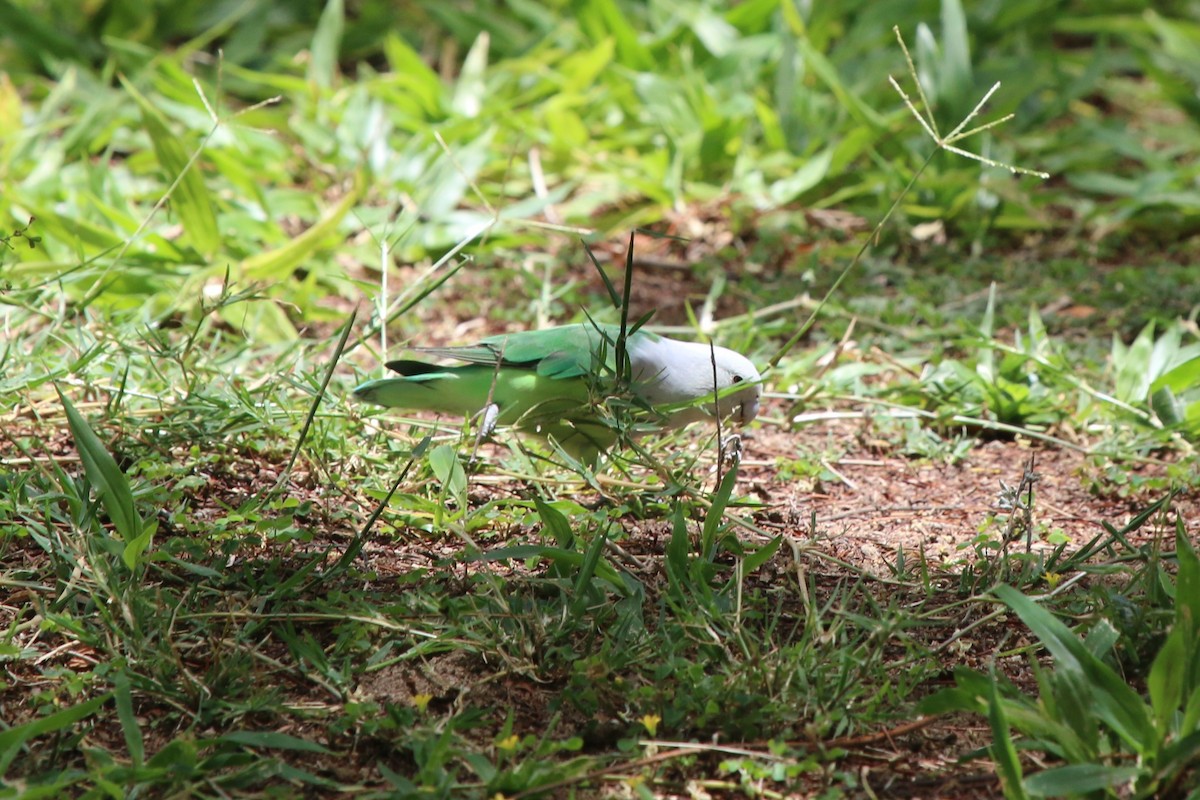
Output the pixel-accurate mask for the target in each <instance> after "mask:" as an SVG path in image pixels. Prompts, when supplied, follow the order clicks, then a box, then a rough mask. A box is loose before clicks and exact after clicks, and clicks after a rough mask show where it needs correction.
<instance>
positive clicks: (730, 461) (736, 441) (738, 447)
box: [721, 433, 742, 467]
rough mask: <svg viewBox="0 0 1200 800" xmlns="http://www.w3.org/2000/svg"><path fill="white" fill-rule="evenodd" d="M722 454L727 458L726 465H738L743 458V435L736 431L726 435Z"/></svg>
mask: <svg viewBox="0 0 1200 800" xmlns="http://www.w3.org/2000/svg"><path fill="white" fill-rule="evenodd" d="M721 455H722V457H723V458H724V459H725V464H726V466H730V467H733V466H737V464H738V463H740V462H741V460H742V437H741V436H739V435H737V434H736V433H735V434H733V435H731V436H727V437H725V441H724V442H723V446H722V447H721Z"/></svg>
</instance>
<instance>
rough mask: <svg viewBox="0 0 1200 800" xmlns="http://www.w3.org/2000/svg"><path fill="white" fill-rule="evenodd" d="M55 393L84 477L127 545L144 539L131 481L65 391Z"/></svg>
mask: <svg viewBox="0 0 1200 800" xmlns="http://www.w3.org/2000/svg"><path fill="white" fill-rule="evenodd" d="M55 391H57V392H58V398H59V400H60V401H61V402H62V405H63V410H65V411H66V413H67V425H68V426H69V427H70V429H71V436H72V438H74V439H75V448H76V449H77V450H78V451H79V460H80V461H81V462H83V471H84V474H85V475H87V479H88V481H89V482H90V483H91V484H92V485H93V486H95V487H96V494H97V495H98V496H99V498H100V502H101V503H102V504H103V505H104V510H105V511H107V512H108V516H109V518H110V519H111V520H112V522H113V527H114V528H116V529H117V533H118V534H119V535H120V537H121V538H122V539H123V540H124V541H125V542H126V543H127V544H128V543H129V542H132V541H134V540H135V539H137V538H138V537H139V536H141V535H142V533H143V524H142V518H141V517H140V516H139V515H138V513H137V509H136V508H134V503H133V492H132V491H131V490H130V488H129V479H128V478H126V477H125V473H124V472H122V471H121V468H120V467H118V466H117V462H116V459H114V458H113V457H112V454H111V453H109V452H108V450H107V449H105V447H104V444H103V443H102V442H101V441H100V438H99V437H98V436H96V434H95V432H94V431H93V430H92V429H91V426H89V425H88V423H87V420H85V419H84V418H83V416H82V415H80V413H79V412H78V411H76V410H75V406H74V405H72V403H71V401H70V400H68V399H67V397H66V395H64V394H63V393H62V390H61V389H59V388H58V387H57V386H56V387H55Z"/></svg>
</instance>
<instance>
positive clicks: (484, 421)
mask: <svg viewBox="0 0 1200 800" xmlns="http://www.w3.org/2000/svg"><path fill="white" fill-rule="evenodd" d="M499 418H500V406H498V405H496V404H495V403H488V404H487V405H486V406H484V407H483V410H482V411H480V412H479V435H478V436H476V437H475V447H474V449H473V450H472V451H471V463H472V464H474V463H475V454H476V453H477V452H478V451H479V445H481V444H483V443H484V441H485V440H486V439H487V438H488V437H490V436H491V435H492V432H493V431H494V430H496V420H497V419H499Z"/></svg>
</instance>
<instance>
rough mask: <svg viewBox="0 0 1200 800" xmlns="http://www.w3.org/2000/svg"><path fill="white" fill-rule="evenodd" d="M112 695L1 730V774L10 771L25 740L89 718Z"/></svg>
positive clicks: (59, 729)
mask: <svg viewBox="0 0 1200 800" xmlns="http://www.w3.org/2000/svg"><path fill="white" fill-rule="evenodd" d="M110 697H112V693H111V692H109V693H107V694H103V695H100V696H99V697H93V698H92V699H91V700H88V701H86V702H83V703H79V704H78V705H74V706H70V707H69V708H64V709H63V710H61V711H55V712H54V713H53V714H49V715H47V716H44V717H38V718H37V719H35V720H31V721H30V722H26V723H25V724H23V725H16V726H14V727H12V728H9V729H7V730H4V731H0V775H5V774H7V773H8V768H9V766H11V765H12V762H13V760H14V759H16V757H17V756H19V755H20V754H21V746H22V745H24V744H25V742H27V741H29V740H30V739H32V738H34V737H35V736H41V735H42V734H43V733H54V732H56V731H61V730H65V729H67V728H69V727H71V726H72V725H74V724H75V723H76V722H79V721H81V720H84V719H87V718H88V717H90V716H92V714H94V713H96V711H98V710H99V709H100V706H102V705H104V704H105V703H107V702H108V700H109V698H110Z"/></svg>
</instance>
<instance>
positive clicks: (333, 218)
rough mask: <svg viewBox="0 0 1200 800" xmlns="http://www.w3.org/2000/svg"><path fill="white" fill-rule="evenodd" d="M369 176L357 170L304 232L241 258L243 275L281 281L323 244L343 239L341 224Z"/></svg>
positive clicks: (356, 200)
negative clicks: (334, 201)
mask: <svg viewBox="0 0 1200 800" xmlns="http://www.w3.org/2000/svg"><path fill="white" fill-rule="evenodd" d="M366 183H367V181H366V176H365V175H364V174H363V173H361V172H357V173H355V175H354V183H353V184H352V185H351V186H350V188H349V190H348V191H347V192H346V194H345V195H344V196H343V197H342V199H340V200H339V201H338V202H337V204H336V205H335V206H333V207H332V208H330V209H329V210H328V211H326V212H325V214H324V215H323V216H322V217H321V219H319V220H317V222H316V223H315V224H314V225H313V226H312V227H310V228H309V229H308V230H306V231H304V233H302V234H300V235H299V236H297V237H295V238H294V239H292V240H291V241H289V242H288V243H287V244H285V245H283V246H282V247H279V248H276V249H275V250H269V251H266V252H263V253H258V254H257V255H253V256H250V257H249V258H247V259H245V260H243V261H242V264H241V275H242V277H243V279H245V280H249V281H279V280H283V279H284V278H287V277H289V276H290V275H291V274H292V272H293V271H294V270H295V269H296V268H297V267H299V266H300V265H301V264H303V263H304V262H305V261H307V260H308V259H310V258H312V256H313V254H314V253H316V252H317V251H318V250H320V249H321V248H322V247H324V246H326V245H329V244H332V243H333V242H334V241H341V239H342V234H341V233H340V232H339V231H338V226H339V225H341V222H342V220H343V219H344V218H345V216H346V214H347V213H348V212H349V211H350V209H352V208H354V206H355V204H356V203H357V202H358V200H359V198H360V197H361V196H362V192H363V191H364V189H365V187H366Z"/></svg>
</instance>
